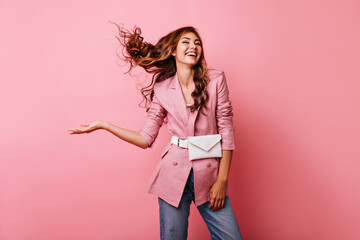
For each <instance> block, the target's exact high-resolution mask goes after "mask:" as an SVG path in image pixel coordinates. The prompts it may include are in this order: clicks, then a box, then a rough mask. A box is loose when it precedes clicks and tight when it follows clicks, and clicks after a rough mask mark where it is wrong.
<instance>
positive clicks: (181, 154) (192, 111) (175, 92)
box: [69, 24, 242, 239]
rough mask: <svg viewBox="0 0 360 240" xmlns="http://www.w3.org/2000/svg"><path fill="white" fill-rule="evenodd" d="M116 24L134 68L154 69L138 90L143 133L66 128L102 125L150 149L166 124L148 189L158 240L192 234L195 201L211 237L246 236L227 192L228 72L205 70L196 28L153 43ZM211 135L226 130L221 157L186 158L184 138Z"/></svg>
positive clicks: (231, 141) (77, 131)
mask: <svg viewBox="0 0 360 240" xmlns="http://www.w3.org/2000/svg"><path fill="white" fill-rule="evenodd" d="M116 25H117V24H116ZM117 27H118V29H119V35H120V37H117V38H118V40H119V42H120V43H121V45H122V46H124V49H125V50H126V53H127V54H126V55H125V54H123V55H124V57H125V61H127V62H129V63H130V70H131V69H132V68H133V67H134V65H135V66H141V67H143V68H144V69H145V70H146V71H147V72H148V73H153V77H152V81H151V84H150V85H149V86H148V87H147V88H143V89H142V90H141V93H142V95H143V97H144V99H145V101H146V102H145V103H146V106H148V107H147V113H148V116H147V119H146V121H145V123H144V124H143V126H142V127H141V129H140V130H139V131H131V130H127V129H124V128H120V127H117V126H114V125H112V124H110V123H108V122H105V121H94V122H91V123H85V124H81V126H83V127H85V128H83V129H69V131H70V134H80V133H89V132H92V131H94V130H97V129H104V130H107V131H109V132H110V133H112V134H114V135H116V136H117V137H119V138H121V139H122V140H124V141H127V142H129V143H131V144H134V145H136V146H139V147H141V148H144V149H145V148H148V147H151V146H152V144H153V142H154V141H155V139H156V137H157V135H158V132H159V129H160V127H161V126H162V124H163V123H164V121H165V122H167V125H168V130H169V133H170V134H171V135H172V138H171V141H169V143H168V144H167V145H166V146H165V148H164V150H163V152H162V154H161V156H160V162H159V164H158V166H157V167H156V169H155V171H154V174H153V176H152V178H151V180H150V182H149V186H148V191H149V192H150V193H152V194H154V195H156V196H158V202H159V214H160V236H161V239H186V238H187V229H188V217H189V210H190V204H191V201H194V203H195V205H196V206H197V208H198V210H199V212H200V214H201V216H202V217H203V219H204V221H205V222H206V224H207V227H208V229H209V231H210V235H211V239H242V238H241V234H240V230H239V227H238V224H237V221H236V218H235V215H234V212H233V209H232V206H231V203H230V199H229V196H228V195H227V182H228V174H229V170H230V164H231V159H232V151H233V150H234V149H235V145H234V130H233V123H232V116H233V112H232V106H231V102H230V100H229V92H228V88H227V84H226V79H225V75H224V72H223V71H219V70H215V69H207V65H206V61H205V57H204V52H203V48H202V46H203V45H202V40H201V38H200V35H199V34H198V32H197V30H196V29H195V28H193V27H191V26H188V27H183V28H179V29H177V30H174V31H172V32H170V33H169V34H167V35H166V36H164V37H162V38H161V39H160V40H159V41H158V43H157V44H156V45H152V44H150V43H147V42H144V41H143V38H142V37H141V29H140V28H137V27H135V28H134V31H133V32H132V33H131V32H129V31H124V30H122V29H121V28H120V27H119V26H118V25H117ZM130 70H129V71H130ZM149 96H150V97H149ZM148 103H149V105H150V106H149V105H148ZM213 134H220V135H221V153H222V156H221V158H220V157H219V158H215V157H212V158H202V159H196V160H192V161H189V152H188V149H187V137H191V136H202V135H213Z"/></svg>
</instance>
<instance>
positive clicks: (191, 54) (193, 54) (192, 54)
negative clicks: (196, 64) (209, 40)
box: [188, 53, 196, 57]
mask: <svg viewBox="0 0 360 240" xmlns="http://www.w3.org/2000/svg"><path fill="white" fill-rule="evenodd" d="M188 55H189V56H194V57H195V56H196V54H195V53H188Z"/></svg>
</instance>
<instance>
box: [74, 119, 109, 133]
mask: <svg viewBox="0 0 360 240" xmlns="http://www.w3.org/2000/svg"><path fill="white" fill-rule="evenodd" d="M103 124H104V122H103V121H100V120H96V121H93V122H91V123H81V124H80V126H83V127H85V128H71V129H68V131H70V134H81V133H91V132H92V131H95V130H98V129H101V128H102V127H103Z"/></svg>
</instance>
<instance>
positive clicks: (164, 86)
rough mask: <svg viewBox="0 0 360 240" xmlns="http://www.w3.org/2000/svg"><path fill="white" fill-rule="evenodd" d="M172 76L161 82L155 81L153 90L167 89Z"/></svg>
mask: <svg viewBox="0 0 360 240" xmlns="http://www.w3.org/2000/svg"><path fill="white" fill-rule="evenodd" d="M173 77H174V76H172V77H169V78H167V79H165V80H163V81H161V82H155V83H154V91H155V92H159V91H160V92H161V91H167V89H168V88H169V87H170V83H171V81H172V79H173Z"/></svg>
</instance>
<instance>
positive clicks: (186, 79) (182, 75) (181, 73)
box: [176, 67, 194, 88]
mask: <svg viewBox="0 0 360 240" xmlns="http://www.w3.org/2000/svg"><path fill="white" fill-rule="evenodd" d="M176 74H177V78H178V80H179V82H180V84H181V85H182V86H184V87H186V88H189V87H190V86H191V85H192V84H193V83H194V70H193V69H192V68H189V67H177V70H176Z"/></svg>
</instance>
